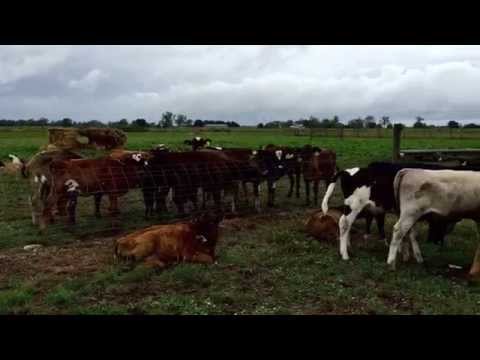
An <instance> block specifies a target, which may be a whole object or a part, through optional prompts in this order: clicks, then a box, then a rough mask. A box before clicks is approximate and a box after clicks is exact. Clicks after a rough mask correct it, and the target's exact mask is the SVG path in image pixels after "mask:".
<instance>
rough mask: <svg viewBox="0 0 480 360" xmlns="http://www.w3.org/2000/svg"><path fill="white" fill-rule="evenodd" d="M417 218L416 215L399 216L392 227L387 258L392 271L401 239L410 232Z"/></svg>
mask: <svg viewBox="0 0 480 360" xmlns="http://www.w3.org/2000/svg"><path fill="white" fill-rule="evenodd" d="M419 217H420V216H418V215H416V214H405V215H403V214H402V215H400V219H399V220H398V221H397V223H396V224H395V225H394V226H393V236H392V241H391V242H390V248H389V252H388V258H387V264H388V265H390V267H391V268H392V270H394V269H395V260H396V257H397V253H398V249H399V247H400V245H401V243H402V240H403V238H404V237H405V235H406V234H407V233H408V232H409V231H410V229H411V228H412V226H413V225H414V224H415V223H416V222H417V220H418V219H419Z"/></svg>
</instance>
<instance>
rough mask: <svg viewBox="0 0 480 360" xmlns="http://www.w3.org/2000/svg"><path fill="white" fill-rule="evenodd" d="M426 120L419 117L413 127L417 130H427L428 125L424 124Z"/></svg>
mask: <svg viewBox="0 0 480 360" xmlns="http://www.w3.org/2000/svg"><path fill="white" fill-rule="evenodd" d="M424 120H425V119H424V118H422V117H420V116H417V117H416V121H415V123H414V124H413V127H414V128H416V129H421V128H426V127H427V125H426V124H425V123H424V122H423V121H424Z"/></svg>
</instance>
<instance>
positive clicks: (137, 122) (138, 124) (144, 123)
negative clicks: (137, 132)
mask: <svg viewBox="0 0 480 360" xmlns="http://www.w3.org/2000/svg"><path fill="white" fill-rule="evenodd" d="M132 126H136V127H141V128H146V127H148V123H147V120H145V119H136V120H135V121H133V122H132Z"/></svg>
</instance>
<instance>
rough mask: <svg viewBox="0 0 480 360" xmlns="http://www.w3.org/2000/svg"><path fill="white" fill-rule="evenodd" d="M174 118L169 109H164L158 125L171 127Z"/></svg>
mask: <svg viewBox="0 0 480 360" xmlns="http://www.w3.org/2000/svg"><path fill="white" fill-rule="evenodd" d="M174 120H175V115H173V113H172V112H170V111H166V112H164V113H163V114H162V119H161V120H160V123H159V127H162V128H171V127H173V122H174Z"/></svg>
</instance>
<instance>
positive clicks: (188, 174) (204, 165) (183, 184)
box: [144, 151, 243, 215]
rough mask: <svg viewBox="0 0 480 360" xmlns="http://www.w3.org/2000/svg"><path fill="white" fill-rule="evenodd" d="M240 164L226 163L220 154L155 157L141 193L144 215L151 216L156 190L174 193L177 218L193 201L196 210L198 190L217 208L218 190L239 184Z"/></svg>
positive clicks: (185, 154)
mask: <svg viewBox="0 0 480 360" xmlns="http://www.w3.org/2000/svg"><path fill="white" fill-rule="evenodd" d="M242 165H243V163H240V162H236V161H233V160H231V159H229V158H228V157H227V156H226V155H225V154H223V153H222V152H207V151H189V152H174V153H169V152H163V153H159V152H157V153H155V154H154V156H153V157H152V158H151V160H150V161H149V162H148V164H147V165H146V166H145V168H146V169H147V172H146V176H145V183H144V191H145V192H146V193H147V194H150V197H148V196H147V198H146V204H145V205H146V213H149V212H153V205H154V200H155V198H154V195H153V193H154V192H155V191H156V189H158V188H161V189H168V188H172V189H173V201H174V202H175V205H176V206H177V210H178V212H179V213H180V214H182V215H183V214H184V213H185V210H184V203H185V202H186V201H188V200H190V201H192V203H193V204H194V207H195V209H197V208H198V206H197V192H198V189H199V188H202V189H203V190H204V191H207V192H212V194H213V197H214V200H215V203H216V205H217V206H218V207H219V206H220V196H221V190H222V189H224V188H225V187H227V186H229V185H230V186H232V185H233V183H234V182H236V181H240V180H241V179H240V175H239V171H240V170H241V167H242Z"/></svg>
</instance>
